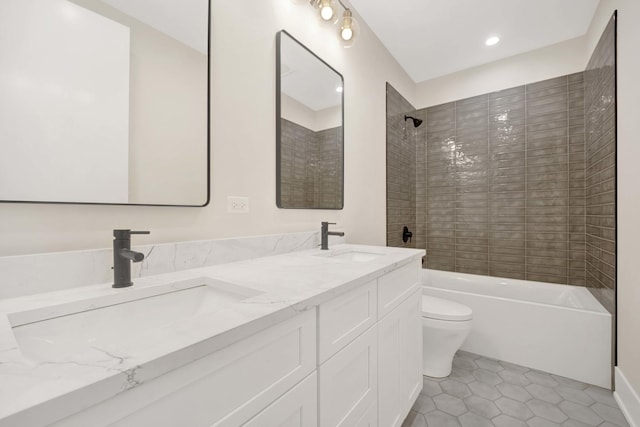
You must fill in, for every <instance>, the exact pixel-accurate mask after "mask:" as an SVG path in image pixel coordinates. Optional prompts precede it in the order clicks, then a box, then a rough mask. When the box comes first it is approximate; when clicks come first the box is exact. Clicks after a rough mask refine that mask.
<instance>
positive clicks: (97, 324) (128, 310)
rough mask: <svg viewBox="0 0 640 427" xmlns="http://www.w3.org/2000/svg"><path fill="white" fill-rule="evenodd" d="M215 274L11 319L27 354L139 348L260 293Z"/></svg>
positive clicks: (62, 355)
mask: <svg viewBox="0 0 640 427" xmlns="http://www.w3.org/2000/svg"><path fill="white" fill-rule="evenodd" d="M260 293H261V292H258V291H256V290H254V289H250V288H246V287H242V286H238V285H233V284H231V283H226V282H221V281H216V280H213V279H209V278H200V279H195V280H188V281H185V282H178V283H171V284H169V285H162V286H154V287H149V288H140V289H136V288H135V285H134V287H133V288H130V289H127V290H124V291H123V292H120V293H117V294H112V295H108V296H104V297H98V298H93V299H90V300H84V301H76V302H72V303H67V304H61V305H57V306H50V307H46V308H42V309H37V310H31V311H28V312H20V313H13V314H10V315H9V321H10V322H11V325H12V328H13V334H14V336H15V338H16V341H17V343H18V346H19V348H20V351H21V352H22V354H23V355H24V356H25V357H27V358H30V359H32V360H37V361H45V360H48V361H51V360H56V361H58V360H68V359H69V358H71V357H76V358H77V356H78V355H82V354H84V353H87V352H96V351H98V352H102V353H104V354H105V355H107V356H110V355H111V354H119V353H121V354H122V353H124V354H136V350H139V349H141V348H142V349H143V348H144V347H145V346H146V345H148V344H150V343H152V342H153V341H154V340H162V339H165V338H167V337H169V336H170V335H171V328H172V326H176V325H180V323H181V322H182V323H184V322H186V321H189V320H191V319H194V318H195V317H196V316H201V315H212V314H215V313H216V312H220V311H223V310H225V309H228V308H229V306H230V304H233V303H236V302H240V301H242V300H245V299H247V298H250V297H253V296H256V295H258V294H260Z"/></svg>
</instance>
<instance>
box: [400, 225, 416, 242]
mask: <svg viewBox="0 0 640 427" xmlns="http://www.w3.org/2000/svg"><path fill="white" fill-rule="evenodd" d="M412 237H413V233H412V232H411V231H409V227H407V226H406V225H405V226H404V227H403V228H402V241H403V242H404V243H407V241H409V243H411V238H412Z"/></svg>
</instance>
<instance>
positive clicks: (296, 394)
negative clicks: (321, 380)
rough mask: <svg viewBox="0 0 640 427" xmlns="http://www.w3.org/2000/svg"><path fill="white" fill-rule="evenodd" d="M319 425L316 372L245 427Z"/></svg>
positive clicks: (301, 426) (309, 426)
mask: <svg viewBox="0 0 640 427" xmlns="http://www.w3.org/2000/svg"><path fill="white" fill-rule="evenodd" d="M317 425H318V376H317V374H316V373H315V372H314V373H313V374H312V375H310V376H309V377H307V378H306V379H305V380H303V381H302V382H301V383H300V384H298V385H297V386H295V387H294V388H292V389H291V390H289V391H288V392H287V393H285V395H284V396H282V397H281V398H279V399H278V400H276V401H275V402H273V403H272V404H271V405H269V406H268V407H267V408H266V409H265V410H264V411H262V412H260V413H259V414H258V415H256V416H255V417H253V418H252V419H251V420H249V421H248V422H247V423H246V424H243V426H244V427H316V426H317Z"/></svg>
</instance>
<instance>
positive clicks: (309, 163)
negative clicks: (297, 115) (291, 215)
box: [280, 119, 342, 209]
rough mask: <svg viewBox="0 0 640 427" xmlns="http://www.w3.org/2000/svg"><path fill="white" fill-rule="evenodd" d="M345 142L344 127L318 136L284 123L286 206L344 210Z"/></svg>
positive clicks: (283, 190) (283, 196) (282, 196)
mask: <svg viewBox="0 0 640 427" xmlns="http://www.w3.org/2000/svg"><path fill="white" fill-rule="evenodd" d="M341 139H342V132H341V128H340V127H336V128H331V129H325V130H322V131H318V132H314V131H312V130H310V129H307V128H305V127H303V126H300V125H298V124H296V123H293V122H291V121H289V120H286V119H281V159H280V162H281V163H280V164H281V177H280V180H281V184H280V185H281V193H280V200H281V203H282V206H284V207H290V208H325V209H339V208H341V207H342V180H341V178H342V159H341V156H342V148H341V147H342V140H341Z"/></svg>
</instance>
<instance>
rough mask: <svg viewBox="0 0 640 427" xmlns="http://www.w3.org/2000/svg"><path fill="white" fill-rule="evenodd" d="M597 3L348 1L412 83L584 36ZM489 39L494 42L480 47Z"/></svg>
mask: <svg viewBox="0 0 640 427" xmlns="http://www.w3.org/2000/svg"><path fill="white" fill-rule="evenodd" d="M598 2H599V0H393V1H389V0H350V3H351V5H352V6H353V8H354V9H355V10H356V11H357V12H358V14H359V15H360V16H361V17H362V18H363V19H364V20H365V21H366V23H367V24H368V25H369V27H370V28H371V29H372V30H373V32H374V33H375V34H376V35H377V36H378V38H379V39H380V40H381V41H382V43H383V44H384V45H385V46H386V48H387V49H388V50H389V52H391V54H392V55H393V56H394V57H395V58H396V60H397V61H398V62H399V63H400V65H401V66H402V67H403V68H404V69H405V70H406V71H407V73H408V74H409V76H410V77H411V78H412V79H413V80H414V81H415V82H417V83H418V82H422V81H424V80H429V79H432V78H435V77H439V76H443V75H446V74H451V73H454V72H456V71H460V70H464V69H467V68H471V67H475V66H477V65H482V64H485V63H488V62H492V61H496V60H498V59H503V58H507V57H509V56H513V55H517V54H519V53H524V52H528V51H531V50H534V49H538V48H541V47H544V46H549V45H552V44H555V43H558V42H561V41H565V40H569V39H572V38H575V37H580V36H582V35H584V34H585V33H586V32H587V29H588V27H589V23H590V22H591V19H592V18H593V15H594V12H595V10H596V7H597V6H598ZM493 35H497V36H499V37H500V39H501V40H500V43H498V44H497V45H495V46H486V45H485V43H484V42H485V40H486V39H487V38H488V37H490V36H493Z"/></svg>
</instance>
